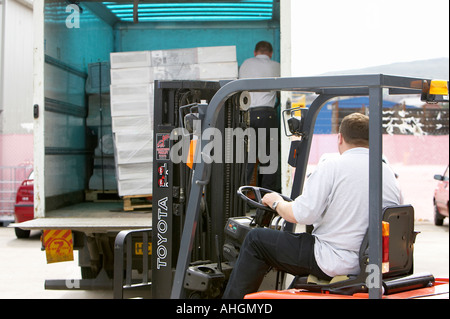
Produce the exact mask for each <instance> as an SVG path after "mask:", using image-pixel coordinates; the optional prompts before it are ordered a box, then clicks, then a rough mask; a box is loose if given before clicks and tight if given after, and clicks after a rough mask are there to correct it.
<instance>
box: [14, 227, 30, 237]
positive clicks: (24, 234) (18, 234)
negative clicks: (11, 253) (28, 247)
mask: <svg viewBox="0 0 450 319" xmlns="http://www.w3.org/2000/svg"><path fill="white" fill-rule="evenodd" d="M14 232H15V233H16V237H17V238H28V237H30V231H29V230H25V229H21V228H18V227H15V228H14Z"/></svg>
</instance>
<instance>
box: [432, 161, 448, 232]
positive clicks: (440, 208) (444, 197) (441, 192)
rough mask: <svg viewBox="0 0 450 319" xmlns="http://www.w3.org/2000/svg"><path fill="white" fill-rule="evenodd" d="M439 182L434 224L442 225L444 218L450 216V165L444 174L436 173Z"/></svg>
mask: <svg viewBox="0 0 450 319" xmlns="http://www.w3.org/2000/svg"><path fill="white" fill-rule="evenodd" d="M434 179H435V180H438V181H439V182H438V183H437V185H436V188H435V190H434V198H433V204H434V224H435V225H436V226H442V225H443V223H444V218H445V217H448V166H447V169H446V170H445V172H444V175H434Z"/></svg>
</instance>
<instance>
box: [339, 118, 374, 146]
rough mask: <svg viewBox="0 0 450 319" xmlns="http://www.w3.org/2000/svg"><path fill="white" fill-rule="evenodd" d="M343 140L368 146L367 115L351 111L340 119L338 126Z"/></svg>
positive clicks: (356, 144)
mask: <svg viewBox="0 0 450 319" xmlns="http://www.w3.org/2000/svg"><path fill="white" fill-rule="evenodd" d="M339 133H341V135H342V137H343V138H344V140H345V142H347V143H348V144H352V145H355V146H360V147H369V117H368V116H366V115H364V114H361V113H352V114H350V115H347V116H346V117H344V118H343V119H342V122H341V125H340V127H339Z"/></svg>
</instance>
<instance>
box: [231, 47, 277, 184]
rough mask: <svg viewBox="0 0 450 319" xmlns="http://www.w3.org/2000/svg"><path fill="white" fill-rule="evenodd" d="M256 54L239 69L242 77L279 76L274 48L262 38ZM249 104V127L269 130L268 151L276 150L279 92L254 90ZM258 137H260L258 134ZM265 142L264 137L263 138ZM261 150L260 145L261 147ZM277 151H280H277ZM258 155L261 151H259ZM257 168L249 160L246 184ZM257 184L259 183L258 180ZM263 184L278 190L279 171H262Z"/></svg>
mask: <svg viewBox="0 0 450 319" xmlns="http://www.w3.org/2000/svg"><path fill="white" fill-rule="evenodd" d="M253 53H254V57H252V58H249V59H247V60H245V61H244V63H242V65H241V67H240V69H239V78H241V79H245V78H268V77H279V76H280V63H278V62H276V61H273V60H272V55H273V48H272V45H271V44H270V43H269V42H267V41H260V42H258V43H257V44H256V46H255V51H254V52H253ZM250 98H251V105H250V126H251V127H252V128H254V129H255V133H256V134H258V129H264V130H265V131H266V137H267V138H266V139H265V140H266V148H265V150H266V153H269V152H275V150H270V149H269V145H270V139H269V136H270V129H271V128H277V129H278V128H279V121H278V116H277V113H276V110H275V104H276V102H277V92H275V91H270V92H251V93H250ZM256 137H257V138H256V140H257V141H259V140H260V139H259V138H258V136H256ZM261 140H262V141H263V139H261ZM259 149H261V148H260V147H259V145H258V150H259ZM277 153H278V152H277ZM257 154H258V152H257ZM268 164H269V163H260V165H268ZM254 168H255V163H249V164H248V167H247V183H248V184H249V185H250V181H251V178H252V175H253V171H254ZM257 184H258V183H257ZM260 186H261V187H263V188H268V189H272V190H275V191H279V189H277V188H279V187H278V185H277V172H275V173H273V174H261V185H260Z"/></svg>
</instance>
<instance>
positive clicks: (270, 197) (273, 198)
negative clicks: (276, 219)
mask: <svg viewBox="0 0 450 319" xmlns="http://www.w3.org/2000/svg"><path fill="white" fill-rule="evenodd" d="M283 200H284V199H283V197H281V195H280V194H278V193H275V192H273V193H267V194H265V195H264V196H263V198H262V200H261V202H262V203H263V204H264V205H266V206H268V207H270V208H272V207H273V203H275V202H281V201H283Z"/></svg>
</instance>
